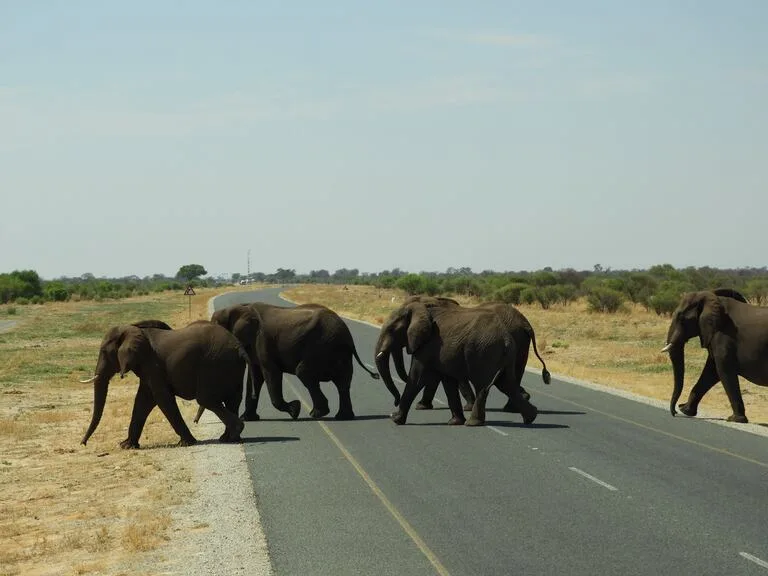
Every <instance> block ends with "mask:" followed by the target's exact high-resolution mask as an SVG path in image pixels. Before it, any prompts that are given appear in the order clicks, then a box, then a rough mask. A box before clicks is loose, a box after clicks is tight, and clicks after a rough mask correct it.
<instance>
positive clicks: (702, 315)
mask: <svg viewBox="0 0 768 576" xmlns="http://www.w3.org/2000/svg"><path fill="white" fill-rule="evenodd" d="M698 306H699V341H700V342H701V347H702V348H709V345H710V344H711V343H712V338H713V337H714V336H715V334H716V333H717V332H719V331H720V330H722V329H723V324H724V323H725V316H726V312H725V309H724V307H723V305H722V303H721V302H720V299H719V298H718V297H717V296H716V295H715V294H713V293H711V292H704V293H703V294H702V295H701V296H700V298H699V302H698Z"/></svg>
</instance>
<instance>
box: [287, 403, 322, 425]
mask: <svg viewBox="0 0 768 576" xmlns="http://www.w3.org/2000/svg"><path fill="white" fill-rule="evenodd" d="M299 412H301V402H299V401H298V400H292V401H291V402H288V414H290V415H291V420H296V418H298V417H299ZM327 413H328V412H326V414H327Z"/></svg>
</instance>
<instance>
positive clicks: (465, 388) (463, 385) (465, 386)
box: [457, 380, 477, 411]
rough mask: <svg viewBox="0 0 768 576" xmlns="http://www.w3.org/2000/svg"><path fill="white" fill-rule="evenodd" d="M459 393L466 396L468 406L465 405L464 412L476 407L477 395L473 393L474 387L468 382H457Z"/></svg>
mask: <svg viewBox="0 0 768 576" xmlns="http://www.w3.org/2000/svg"><path fill="white" fill-rule="evenodd" d="M457 383H458V388H459V392H461V395H462V396H464V400H465V401H466V404H464V410H467V411H471V410H472V408H473V407H474V405H475V400H476V399H477V398H476V397H475V393H474V392H473V391H472V386H470V385H469V382H467V381H466V380H457Z"/></svg>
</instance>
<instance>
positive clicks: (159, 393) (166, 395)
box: [149, 376, 207, 446]
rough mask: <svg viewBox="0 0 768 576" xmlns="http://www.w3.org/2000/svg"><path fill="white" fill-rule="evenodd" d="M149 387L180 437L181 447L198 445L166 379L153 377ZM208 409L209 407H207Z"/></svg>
mask: <svg viewBox="0 0 768 576" xmlns="http://www.w3.org/2000/svg"><path fill="white" fill-rule="evenodd" d="M149 385H150V387H151V389H152V395H153V396H154V398H155V402H157V405H158V407H159V408H160V410H162V412H163V415H164V416H165V417H166V418H167V419H168V422H170V424H171V426H172V427H173V429H174V431H175V432H176V434H178V435H179V442H178V445H179V446H192V445H193V444H195V443H197V439H195V437H194V436H192V432H190V431H189V428H188V427H187V423H186V422H184V418H182V416H181V412H180V411H179V405H178V404H177V403H176V396H175V395H174V394H173V392H172V391H171V387H170V386H169V385H168V384H167V383H166V382H165V379H163V378H159V377H157V376H153V377H152V378H151V379H150V381H149ZM206 408H207V406H206Z"/></svg>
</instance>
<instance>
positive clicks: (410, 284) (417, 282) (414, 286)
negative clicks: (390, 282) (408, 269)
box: [395, 274, 425, 295]
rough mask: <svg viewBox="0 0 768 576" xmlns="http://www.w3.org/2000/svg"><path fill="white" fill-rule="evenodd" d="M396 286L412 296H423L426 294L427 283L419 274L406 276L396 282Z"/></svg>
mask: <svg viewBox="0 0 768 576" xmlns="http://www.w3.org/2000/svg"><path fill="white" fill-rule="evenodd" d="M395 286H397V287H398V288H400V290H404V291H405V292H407V293H408V294H410V295H414V294H421V293H422V292H424V288H425V282H424V279H423V278H422V277H421V276H419V275H418V274H406V275H405V276H403V277H402V278H399V279H398V280H397V282H395Z"/></svg>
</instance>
